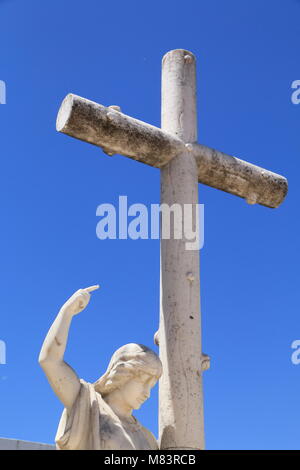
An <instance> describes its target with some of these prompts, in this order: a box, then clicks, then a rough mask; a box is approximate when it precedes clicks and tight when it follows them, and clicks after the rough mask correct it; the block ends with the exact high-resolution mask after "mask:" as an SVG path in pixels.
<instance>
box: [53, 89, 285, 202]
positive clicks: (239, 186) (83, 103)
mask: <svg viewBox="0 0 300 470" xmlns="http://www.w3.org/2000/svg"><path fill="white" fill-rule="evenodd" d="M56 128H57V130H58V131H59V132H63V133H64V134H68V135H70V136H71V137H75V138H77V139H80V140H83V141H85V142H89V143H91V144H93V145H97V146H98V147H101V148H102V149H103V151H104V152H105V153H107V154H108V155H113V154H115V153H118V154H121V155H125V156H127V157H130V158H133V159H134V160H137V161H140V162H142V163H146V164H148V165H150V166H154V167H157V168H162V167H163V166H165V165H166V164H167V163H168V162H169V161H170V160H172V159H173V158H174V157H176V156H177V155H179V154H182V153H184V152H187V151H190V152H192V153H193V155H194V157H195V159H196V162H197V166H198V181H199V183H203V184H206V185H208V186H211V187H213V188H216V189H220V190H222V191H225V192H228V193H231V194H234V195H235V196H239V197H242V198H245V199H246V200H247V202H249V203H250V204H255V203H257V204H261V205H263V206H266V207H271V208H275V207H278V206H279V205H280V204H281V202H282V201H283V200H284V198H285V196H286V193H287V188H288V185H287V180H286V179H285V178H284V177H283V176H280V175H278V174H276V173H273V172H271V171H268V170H265V169H263V168H260V167H258V166H256V165H253V164H251V163H248V162H246V161H244V160H240V159H239V158H236V157H232V156H230V155H226V154H225V153H222V152H219V151H218V150H214V149H211V148H209V147H206V146H204V145H200V144H197V143H187V144H185V143H184V142H182V141H181V140H180V139H179V138H177V137H174V136H173V135H170V134H168V133H166V132H165V131H163V130H162V129H159V128H158V127H155V126H151V125H150V124H146V123H145V122H143V121H139V120H138V119H134V118H132V117H130V116H127V115H126V114H123V113H121V112H119V111H117V110H115V109H112V108H109V107H108V108H107V107H105V106H102V105H101V104H98V103H95V102H93V101H90V100H87V99H85V98H82V97H80V96H77V95H73V94H69V95H67V96H66V98H65V99H64V101H63V102H62V104H61V107H60V109H59V112H58V116H57V122H56Z"/></svg>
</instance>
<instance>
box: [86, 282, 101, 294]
mask: <svg viewBox="0 0 300 470" xmlns="http://www.w3.org/2000/svg"><path fill="white" fill-rule="evenodd" d="M99 287H100V286H99V284H96V285H95V286H90V287H86V288H85V289H83V290H84V291H85V292H93V290H97V289H99Z"/></svg>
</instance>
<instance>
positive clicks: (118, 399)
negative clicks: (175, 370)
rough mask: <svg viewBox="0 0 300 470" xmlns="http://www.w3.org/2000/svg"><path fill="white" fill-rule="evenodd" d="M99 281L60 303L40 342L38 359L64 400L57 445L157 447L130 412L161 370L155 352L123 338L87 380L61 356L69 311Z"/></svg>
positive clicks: (85, 299) (82, 304) (80, 307)
mask: <svg viewBox="0 0 300 470" xmlns="http://www.w3.org/2000/svg"><path fill="white" fill-rule="evenodd" d="M98 288H99V286H91V287H88V288H86V289H79V290H78V291H77V292H75V293H74V294H73V295H72V297H70V298H69V300H68V301H67V302H66V303H65V304H64V305H63V307H62V308H61V310H60V312H59V314H58V315H57V317H56V319H55V321H54V323H53V325H52V326H51V328H50V330H49V332H48V334H47V336H46V338H45V341H44V343H43V346H42V349H41V352H40V356H39V363H40V365H41V367H42V368H43V370H44V372H45V374H46V376H47V378H48V380H49V382H50V385H51V387H52V389H53V390H54V392H55V394H56V395H57V396H58V398H59V399H60V400H61V402H62V403H63V404H64V406H65V409H64V411H63V414H62V417H61V420H60V423H59V427H58V430H57V434H56V438H55V441H56V446H57V449H59V450H87V449H91V450H130V449H137V450H146V449H148V450H157V449H158V444H157V441H156V439H155V437H154V436H153V434H152V433H151V432H150V431H148V430H147V429H146V428H144V427H143V426H142V425H141V424H140V423H139V422H138V420H137V419H136V418H135V417H134V416H133V415H132V411H133V409H138V408H139V407H140V406H141V404H142V403H143V402H144V401H145V400H146V399H147V398H149V396H150V390H151V388H152V387H153V386H154V385H155V383H156V382H157V380H158V379H159V377H160V376H161V373H162V365H161V361H160V359H159V357H158V356H157V355H156V354H155V353H154V352H153V351H152V350H151V349H149V348H147V347H146V346H143V345H141V344H135V343H131V344H126V345H125V346H122V347H121V348H119V349H118V350H117V351H116V352H115V353H114V354H113V356H112V358H111V361H110V363H109V365H108V368H107V371H106V372H105V374H104V375H102V377H100V379H99V380H97V381H96V382H95V383H93V384H91V383H88V382H86V381H85V380H83V379H79V377H78V376H77V374H76V373H75V372H74V370H73V369H72V368H71V367H70V366H69V365H68V364H67V363H66V362H65V361H64V352H65V349H66V344H67V338H68V332H69V328H70V324H71V320H72V318H73V316H74V315H76V314H78V313H79V312H81V311H82V310H83V309H84V308H85V307H86V306H87V304H88V303H89V301H90V292H92V291H93V290H95V289H98Z"/></svg>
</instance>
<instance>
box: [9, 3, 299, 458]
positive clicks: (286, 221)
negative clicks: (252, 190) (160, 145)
mask: <svg viewBox="0 0 300 470" xmlns="http://www.w3.org/2000/svg"><path fill="white" fill-rule="evenodd" d="M299 15H300V2H299V1H296V0H286V1H285V2H283V1H281V0H272V1H270V0H265V1H264V2H261V1H259V0H251V1H250V0H244V1H243V2H240V1H238V0H227V1H226V2H223V1H221V0H210V2H205V1H202V0H197V1H191V0H186V1H185V2H178V1H177V2H174V1H170V0H166V1H164V2H159V1H157V0H153V1H152V2H150V3H146V2H138V1H135V0H129V1H128V2H121V1H116V2H112V3H109V2H99V1H97V0H86V1H85V2H80V1H78V0H72V1H71V0H64V1H63V2H61V1H58V0H52V1H51V2H40V1H38V0H27V1H26V2H24V1H19V0H11V1H10V0H7V1H1V2H0V18H1V28H0V50H1V54H0V80H4V81H5V83H6V86H7V103H6V104H5V105H0V123H1V131H0V132H1V150H0V152H1V176H0V178H1V199H0V204H1V245H0V259H1V271H0V276H1V280H0V283H1V284H0V285H1V288H2V289H1V290H2V301H1V316H0V319H1V320H0V340H2V341H5V343H6V346H7V364H5V365H0V397H1V400H0V436H1V437H10V438H19V439H25V440H33V441H40V442H53V440H54V436H55V432H56V428H57V423H58V420H59V417H60V414H61V411H62V405H61V404H60V403H59V401H58V399H57V398H56V397H55V395H54V394H53V392H52V390H51V388H50V386H49V384H48V382H47V380H46V378H45V376H44V375H43V372H42V370H41V369H40V368H39V366H38V364H37V358H38V354H39V350H40V347H41V344H42V342H43V338H44V336H45V334H46V333H47V330H48V328H49V327H50V324H51V322H52V321H53V320H54V318H55V315H56V313H57V312H58V310H59V308H60V306H61V305H62V304H63V302H64V301H65V300H66V299H67V298H68V297H69V296H70V295H71V294H72V293H73V292H74V291H75V290H77V289H78V288H79V287H86V286H88V285H91V284H96V283H99V284H100V285H101V289H100V291H97V292H95V293H94V294H93V297H92V301H91V303H90V305H89V306H88V308H87V310H85V311H84V312H82V313H81V315H79V316H78V317H76V318H75V319H74V323H73V324H72V327H71V331H70V337H69V344H68V348H67V352H66V360H67V361H68V362H69V363H70V364H71V365H72V366H73V367H74V369H75V370H76V371H77V373H78V374H79V375H80V376H81V377H84V378H85V379H86V380H89V381H93V380H96V379H97V378H98V377H99V376H100V375H101V374H102V372H103V371H104V370H105V369H106V366H107V363H108V361H109V359H110V356H111V354H112V353H113V351H114V350H115V349H116V348H117V347H119V346H121V345H122V344H125V343H128V342H140V343H144V344H146V345H148V346H150V347H153V349H155V350H157V349H156V346H154V345H153V333H154V332H155V331H156V330H157V327H158V316H159V241H158V240H136V241H133V240H105V241H103V240H102V241H101V240H99V239H98V238H97V237H96V224H97V221H98V219H97V217H96V208H97V206H98V205H99V204H101V203H113V204H114V203H117V201H118V197H119V195H127V197H128V202H129V204H132V203H135V202H139V203H143V204H145V205H147V206H149V205H150V204H151V203H159V171H158V170H156V169H154V168H150V167H148V166H145V165H143V164H140V163H137V162H134V161H132V160H129V159H128V158H125V157H122V156H115V157H113V158H110V157H108V156H106V155H105V154H103V153H102V151H101V149H99V148H97V147H93V146H91V145H88V144H86V143H84V142H80V141H76V140H75V139H71V138H69V137H67V136H65V135H62V134H58V133H57V132H56V130H55V120H56V114H57V111H58V108H59V105H60V103H61V101H62V99H63V98H64V96H65V95H66V94H67V93H69V92H73V93H76V94H78V95H81V96H84V97H86V98H88V99H91V100H94V101H97V102H99V103H101V104H104V105H107V106H108V105H112V104H117V105H120V106H121V108H122V111H123V112H124V113H126V114H129V115H130V116H133V117H136V118H138V119H141V120H144V121H146V122H149V123H151V124H154V125H156V126H160V73H161V59H162V56H163V55H164V54H165V53H166V52H167V51H169V50H171V49H177V48H184V49H188V50H191V51H192V52H193V53H194V54H195V55H196V57H197V81H198V120H199V122H198V136H199V142H200V143H202V144H204V145H208V146H211V147H214V148H217V149H218V150H222V151H223V152H226V153H228V154H231V155H235V156H238V157H240V158H243V159H245V160H248V161H250V162H252V163H254V164H257V165H260V166H263V167H265V168H267V169H269V170H272V171H274V172H276V173H280V174H283V175H284V176H286V177H287V178H288V180H289V193H288V196H287V199H286V201H285V202H284V203H283V204H282V206H281V207H280V208H278V209H275V210H272V209H267V208H265V207H260V206H256V205H255V206H249V205H247V204H246V203H245V201H244V200H243V199H240V198H236V197H234V196H231V195H229V194H226V193H222V192H221V191H217V190H214V189H212V188H208V187H205V186H203V185H199V197H200V202H201V203H203V204H204V205H205V245H204V247H203V249H202V250H201V253H200V263H201V306H202V323H203V350H204V352H205V353H207V354H209V355H210V356H211V357H212V363H211V369H210V370H209V371H208V372H206V373H205V374H204V397H205V431H206V444H207V448H208V449H299V448H300V447H299V432H298V430H299V420H300V405H299V394H300V364H299V365H298V366H297V365H294V364H292V362H291V355H292V352H293V351H292V349H291V343H292V342H293V341H294V340H297V339H300V321H299V318H300V317H299V272H298V271H299V269H298V266H299V261H300V260H299V217H298V213H299V175H298V171H299V170H300V163H299V151H300V143H299V138H298V136H299V125H300V105H295V104H292V102H291V94H292V89H291V83H292V82H293V81H294V80H297V79H300V63H299V52H298V44H299V38H300V23H299ZM137 416H138V418H139V419H140V420H141V421H142V422H143V424H144V425H145V426H147V427H149V428H150V429H151V430H152V431H153V432H154V433H155V434H157V388H156V389H155V390H154V391H153V394H152V398H151V399H150V400H148V402H147V403H146V404H145V405H144V407H143V408H141V410H140V411H139V412H138V413H137Z"/></svg>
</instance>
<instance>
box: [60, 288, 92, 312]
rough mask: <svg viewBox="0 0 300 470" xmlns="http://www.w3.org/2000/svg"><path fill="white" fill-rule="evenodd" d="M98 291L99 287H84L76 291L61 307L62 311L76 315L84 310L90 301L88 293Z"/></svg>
mask: <svg viewBox="0 0 300 470" xmlns="http://www.w3.org/2000/svg"><path fill="white" fill-rule="evenodd" d="M96 289H99V285H95V286H90V287H86V288H85V289H78V290H77V291H76V292H75V293H74V294H73V295H72V296H71V297H70V298H69V299H68V300H67V301H66V303H65V304H64V305H63V307H62V309H63V310H64V311H66V312H68V313H69V314H71V315H72V316H73V315H77V314H78V313H80V312H81V311H82V310H84V309H85V307H86V306H87V304H88V303H89V301H90V298H91V296H90V292H92V291H93V290H96Z"/></svg>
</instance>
